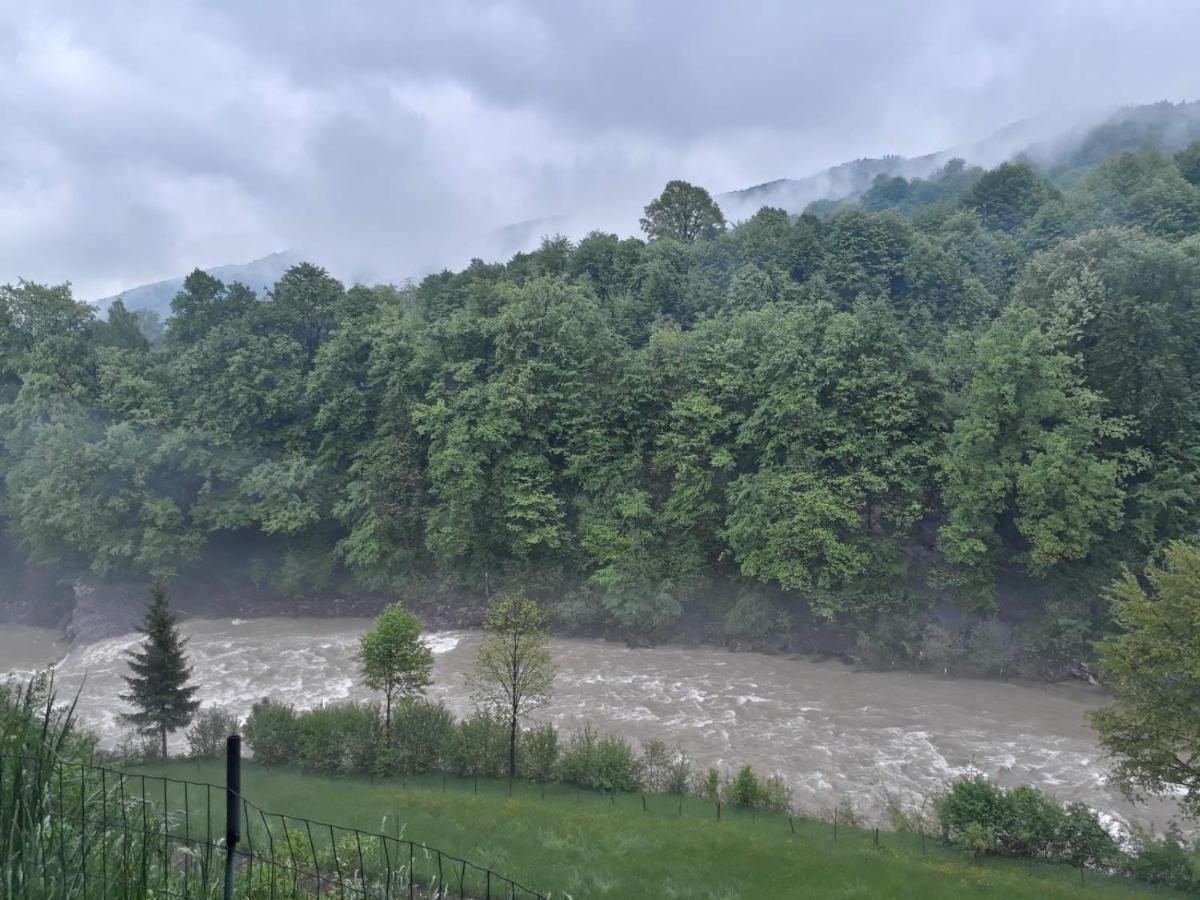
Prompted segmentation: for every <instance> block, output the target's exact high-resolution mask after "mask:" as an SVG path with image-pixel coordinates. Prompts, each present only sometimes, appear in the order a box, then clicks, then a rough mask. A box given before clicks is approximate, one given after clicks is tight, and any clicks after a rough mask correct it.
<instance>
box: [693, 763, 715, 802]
mask: <svg viewBox="0 0 1200 900" xmlns="http://www.w3.org/2000/svg"><path fill="white" fill-rule="evenodd" d="M696 792H697V793H698V794H699V795H700V796H701V797H703V798H704V799H705V800H719V799H720V798H721V773H720V772H718V771H717V770H716V769H713V768H711V767H710V768H709V769H708V771H707V772H705V773H704V774H703V775H700V774H699V773H697V776H696Z"/></svg>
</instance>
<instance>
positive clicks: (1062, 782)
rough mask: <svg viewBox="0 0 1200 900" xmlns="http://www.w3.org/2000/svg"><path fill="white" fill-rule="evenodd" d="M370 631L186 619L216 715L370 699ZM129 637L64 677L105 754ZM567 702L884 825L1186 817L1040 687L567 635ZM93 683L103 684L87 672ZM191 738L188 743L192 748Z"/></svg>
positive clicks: (21, 632)
mask: <svg viewBox="0 0 1200 900" xmlns="http://www.w3.org/2000/svg"><path fill="white" fill-rule="evenodd" d="M369 624H370V622H369V620H367V619H356V618H338V619H306V618H265V619H250V620H238V619H234V620H232V621H231V620H229V619H222V620H214V619H192V620H189V621H186V622H184V623H183V626H182V627H183V630H184V631H185V632H186V634H187V635H188V636H189V638H190V643H189V645H188V650H189V653H190V654H191V659H192V663H193V665H194V667H195V672H196V677H197V681H198V682H199V683H200V693H199V696H200V698H201V700H202V701H203V703H205V704H206V705H208V704H215V705H219V706H222V707H225V708H226V709H229V710H231V711H232V712H234V713H236V714H238V715H245V714H246V713H247V712H248V711H249V709H250V706H251V704H252V703H253V702H254V701H255V700H256V699H258V698H260V697H273V698H275V699H278V700H282V701H285V702H288V703H292V704H295V705H296V706H298V707H310V706H315V705H318V704H320V703H321V702H323V701H326V700H340V699H346V698H353V699H360V698H367V697H370V696H371V694H370V693H369V692H367V691H366V690H364V689H363V688H362V687H360V686H359V685H358V683H357V681H356V669H355V664H354V661H353V659H352V654H353V651H354V648H355V645H356V642H357V639H358V636H359V635H360V634H361V633H362V631H363V630H364V629H365V628H367V627H368V625H369ZM137 639H138V635H136V634H130V635H126V636H123V637H119V638H112V639H108V640H103V641H99V642H97V643H93V644H87V645H82V646H75V647H72V648H71V649H70V650H69V652H67V653H66V656H65V657H63V658H61V659H59V661H58V665H57V672H58V676H57V677H58V684H59V687H60V691H61V692H62V693H67V692H72V693H73V692H74V691H75V690H76V689H78V688H79V687H80V685H82V686H83V702H82V703H81V705H80V706H81V710H82V713H81V718H82V720H83V722H84V723H85V724H86V725H87V726H89V727H90V728H92V729H94V730H96V731H97V732H99V733H100V734H101V735H102V737H103V739H104V742H105V743H106V744H109V745H112V744H114V743H116V742H117V741H118V740H119V739H120V737H121V735H122V734H123V733H124V728H123V726H122V725H121V724H120V722H119V718H118V713H119V712H120V711H121V710H122V708H123V705H122V703H121V701H120V700H119V699H118V696H117V695H118V694H119V693H120V692H121V691H122V690H123V689H124V683H123V682H122V680H121V677H120V676H121V675H122V674H124V673H125V672H126V671H127V669H126V667H125V664H124V661H123V654H124V651H125V650H127V649H129V648H130V647H132V646H133V645H134V644H135V643H136V642H137ZM427 640H428V642H429V644H430V646H431V647H432V648H433V650H434V653H435V655H436V656H435V658H436V664H435V671H434V686H433V687H432V689H431V691H430V694H431V695H432V696H433V697H434V698H436V699H440V700H443V701H445V702H446V704H447V705H448V706H449V707H450V708H451V709H452V710H454V711H455V712H456V713H460V714H461V713H464V712H466V711H467V710H468V709H469V707H470V700H469V698H468V696H467V693H466V691H465V689H464V687H463V673H464V672H465V671H466V670H467V669H468V667H469V666H470V663H471V658H472V654H473V652H474V649H475V646H476V642H477V640H478V635H477V634H475V633H472V632H453V631H447V632H435V633H432V634H430V635H428V636H427ZM552 651H553V654H554V658H555V661H556V664H557V666H558V677H557V679H556V682H555V689H554V699H553V702H552V703H551V704H550V705H549V706H548V707H546V708H545V709H543V710H541V711H539V712H538V713H537V714H536V715H537V717H538V718H542V719H547V720H550V721H552V722H554V723H555V724H556V725H559V726H561V727H565V728H575V727H579V726H581V725H583V724H584V723H587V722H590V723H591V724H592V725H594V726H596V727H597V728H599V729H601V730H609V731H614V732H618V733H620V734H623V735H625V736H627V737H630V738H633V739H635V740H648V739H651V738H659V739H662V740H665V741H667V742H668V743H670V744H673V745H675V744H677V745H679V746H680V747H682V748H684V749H685V750H686V751H687V752H688V754H689V755H690V756H691V757H692V758H693V759H694V760H695V761H696V764H697V765H698V766H704V767H707V766H710V765H711V766H716V767H718V768H720V769H723V770H728V769H731V768H733V767H734V766H736V765H740V764H742V763H746V762H748V763H751V764H753V765H754V766H755V767H756V768H758V769H760V770H764V771H774V772H779V773H780V774H782V775H783V776H784V777H785V778H786V779H787V780H788V782H789V783H790V784H791V785H792V787H793V789H794V791H795V799H796V805H797V807H798V808H800V809H802V810H806V811H810V812H818V811H824V810H828V809H830V808H831V807H832V806H834V805H835V804H837V803H838V802H839V801H840V800H842V799H843V798H846V799H848V800H849V801H850V802H851V803H853V804H854V806H855V807H856V808H858V809H859V810H860V811H861V812H862V813H864V814H865V815H866V816H868V817H869V818H875V819H881V817H882V810H883V809H884V808H885V807H886V801H887V798H888V797H889V796H890V797H891V798H892V799H893V800H895V801H898V802H900V803H902V804H904V805H906V806H909V807H919V806H920V805H921V803H922V801H923V799H924V798H927V797H929V796H931V795H933V794H935V793H937V792H938V791H940V790H941V789H942V788H943V787H944V786H945V785H946V784H947V783H948V782H950V781H951V780H953V779H954V778H955V777H957V776H961V775H964V774H967V773H974V772H978V773H982V774H984V775H986V776H988V777H989V778H993V779H995V780H997V781H999V782H1001V783H1004V784H1020V783H1030V784H1035V785H1038V786H1040V787H1043V788H1045V789H1046V790H1048V791H1050V792H1052V793H1053V794H1054V795H1055V796H1057V797H1058V798H1059V799H1061V800H1082V801H1084V802H1085V803H1087V804H1088V805H1090V806H1092V807H1093V808H1095V809H1096V810H1098V811H1100V812H1101V813H1103V814H1105V815H1106V816H1109V817H1111V818H1112V820H1113V824H1114V825H1121V826H1128V825H1130V824H1139V825H1143V826H1145V825H1149V826H1151V827H1155V828H1162V827H1164V826H1165V825H1166V823H1167V821H1168V820H1169V819H1170V818H1171V817H1172V815H1174V814H1175V810H1174V807H1173V805H1171V804H1168V803H1156V804H1152V805H1149V806H1143V805H1139V806H1133V805H1132V804H1130V803H1128V802H1127V801H1126V800H1124V799H1123V798H1122V797H1121V796H1120V794H1119V793H1118V792H1117V791H1116V790H1115V788H1113V787H1112V786H1110V785H1109V784H1108V783H1107V779H1106V775H1105V763H1104V760H1103V759H1102V757H1101V755H1100V753H1099V750H1098V748H1097V745H1096V741H1095V737H1094V735H1093V734H1092V733H1091V731H1090V730H1089V728H1088V726H1087V724H1086V722H1085V720H1084V713H1085V712H1086V711H1087V710H1089V709H1092V708H1094V707H1096V706H1098V705H1101V704H1103V703H1104V702H1106V700H1105V698H1104V696H1103V695H1102V694H1101V693H1100V692H1099V691H1097V690H1095V689H1092V688H1088V687H1085V686H1082V685H1037V684H1027V683H1026V684H1021V683H1009V682H998V681H984V680H964V679H954V680H951V679H942V678H938V677H933V676H926V675H914V674H902V673H876V672H859V671H855V670H854V669H852V668H850V667H848V666H845V665H843V664H841V663H838V662H823V663H816V662H812V661H809V660H805V659H798V658H788V657H782V656H767V655H764V654H758V653H732V652H728V651H725V650H721V649H718V648H713V647H675V646H662V647H655V648H652V649H630V648H627V647H625V646H623V645H620V644H613V643H605V642H602V641H593V640H569V639H556V640H554V641H553V642H552ZM61 652H62V651H61V647H60V646H59V645H58V644H56V643H55V641H54V640H53V635H52V634H51V633H49V632H43V631H42V630H40V629H29V628H23V629H14V628H13V627H12V626H8V625H0V670H5V669H26V668H32V667H35V666H38V665H42V664H45V663H47V662H50V661H53V660H54V659H55V658H56V656H61ZM85 676H86V678H85ZM175 741H176V744H177V745H178V746H182V736H181V735H176V736H175Z"/></svg>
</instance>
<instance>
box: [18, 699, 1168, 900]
mask: <svg viewBox="0 0 1200 900" xmlns="http://www.w3.org/2000/svg"><path fill="white" fill-rule="evenodd" d="M48 699H49V697H48V686H47V684H46V683H45V682H44V681H42V682H36V683H35V684H34V685H32V686H31V687H30V688H24V687H21V686H13V685H8V686H5V687H3V688H0V758H3V759H4V760H5V763H6V766H7V768H6V769H5V772H6V773H7V774H10V775H11V774H12V773H13V769H12V767H11V760H12V759H14V754H20V756H19V759H20V760H23V761H36V760H39V759H40V760H42V761H43V762H44V765H40V766H39V765H35V764H34V763H33V762H28V763H27V765H26V768H25V769H24V770H23V774H22V777H18V778H12V777H9V778H6V779H5V780H4V783H3V785H2V786H0V790H2V791H3V797H2V798H0V800H2V802H0V822H2V823H3V825H4V827H3V828H2V829H0V897H5V898H9V897H11V898H14V900H15V898H17V897H20V898H22V900H37V898H41V897H47V898H48V897H51V896H53V897H56V898H64V897H71V898H80V900H83V898H90V897H91V896H94V895H95V891H93V893H87V891H86V889H84V888H82V887H80V885H81V884H84V882H80V881H73V882H71V883H72V884H73V885H74V887H72V888H71V889H68V890H63V889H62V888H63V886H64V885H63V884H62V883H59V882H58V881H56V878H57V873H59V872H60V871H64V869H63V865H62V860H61V859H60V858H59V852H58V843H57V842H59V841H63V840H66V841H68V843H70V846H71V850H69V851H68V853H69V857H68V858H69V859H70V860H74V859H75V858H76V851H77V850H78V847H77V846H76V843H71V840H72V839H71V837H70V834H69V832H70V829H71V827H73V826H72V823H78V822H82V821H84V815H81V816H80V817H79V818H77V819H69V820H67V822H66V824H67V830H66V833H64V831H63V830H61V829H60V830H59V832H58V833H57V834H56V835H51V834H49V830H48V829H47V828H46V827H45V826H44V825H43V824H42V823H43V818H42V817H41V816H40V815H39V814H38V811H39V810H42V811H43V812H47V813H48V812H49V808H48V807H46V804H47V803H52V798H53V796H54V790H55V785H54V784H53V783H52V782H53V779H52V778H51V776H50V773H52V772H53V771H54V766H53V764H52V760H53V759H58V760H65V761H72V760H79V761H86V760H89V759H90V758H92V756H93V753H94V742H93V741H92V740H91V739H90V738H89V737H88V736H87V735H86V734H82V733H79V732H77V731H75V730H74V728H73V723H72V718H71V710H70V708H69V707H68V708H65V709H64V708H60V709H58V710H57V711H55V709H53V708H52V707H51V706H49V705H47V701H48ZM419 702H420V701H407V703H419ZM407 703H405V704H401V706H404V705H407ZM260 715H261V712H260ZM374 715H375V729H376V731H375V733H376V734H380V733H382V722H381V718H380V713H379V710H378V708H376V709H375V710H374ZM293 718H294V717H293ZM498 724H499V725H500V727H499V728H496V729H495V735H496V739H495V740H494V742H493V743H494V745H495V746H496V747H497V750H496V752H495V754H494V757H495V763H494V765H495V771H504V769H505V763H506V760H505V752H504V751H505V749H506V741H505V738H506V737H507V733H506V731H505V729H504V728H503V723H498ZM197 752H198V753H203V752H205V751H204V750H203V747H202V746H198V747H197ZM643 755H646V751H645V750H643ZM126 765H129V763H128V762H127V763H126ZM133 771H135V772H137V773H140V774H150V775H155V774H165V775H167V776H169V777H171V778H175V779H180V778H183V779H189V780H192V781H196V782H207V783H218V784H219V783H220V782H221V779H222V771H223V764H222V763H220V762H218V761H207V762H206V761H204V760H195V761H177V762H172V763H166V764H164V763H161V762H152V763H149V764H146V765H142V766H140V767H138V768H135V769H134V770H133ZM244 775H245V777H244V779H243V782H242V784H243V790H244V792H246V794H247V795H248V796H249V797H251V798H253V801H254V802H255V803H256V804H260V805H262V806H263V807H265V808H266V809H269V810H280V811H286V812H287V813H289V814H291V815H294V816H312V817H314V818H320V819H324V820H329V819H333V820H334V821H337V822H339V823H342V824H344V825H347V826H350V827H358V828H363V829H367V830H376V831H379V830H381V831H388V832H393V833H399V834H405V835H407V836H409V837H411V838H414V839H416V840H420V841H428V842H429V843H430V844H432V845H435V846H442V847H451V848H454V849H456V850H458V851H459V852H461V853H465V854H468V855H470V856H472V857H473V858H475V859H478V860H482V861H485V862H487V863H489V864H491V865H496V866H500V867H502V868H504V869H505V870H507V871H509V872H510V873H512V874H514V875H517V876H518V877H520V878H522V879H523V880H526V881H529V882H532V883H533V884H535V885H537V886H539V887H540V888H542V889H543V890H549V891H551V892H552V894H551V895H552V896H554V897H555V898H558V897H564V896H568V895H569V896H575V897H585V896H597V895H600V894H608V895H612V894H614V893H616V894H618V895H620V896H627V897H631V898H632V897H660V896H663V895H664V894H671V893H675V894H678V895H681V896H695V897H706V896H707V897H718V896H720V897H727V898H729V897H750V896H754V897H765V896H794V894H795V891H796V890H797V887H798V886H800V887H803V886H804V885H820V886H821V889H822V890H838V891H841V892H842V894H843V895H844V896H847V897H864V898H865V897H895V898H899V897H906V896H912V894H913V893H914V892H920V894H921V895H922V896H928V897H931V898H947V900H949V898H957V897H961V896H965V895H969V896H977V897H997V898H1000V897H1003V898H1015V900H1021V898H1031V900H1032V898H1054V897H1061V898H1074V897H1080V898H1082V897H1113V898H1132V897H1139V896H1178V895H1177V894H1173V893H1171V892H1170V891H1164V889H1163V888H1161V887H1154V886H1152V885H1150V884H1144V883H1141V882H1136V881H1132V880H1129V878H1127V877H1119V876H1118V875H1117V874H1116V873H1117V872H1118V871H1122V872H1123V871H1128V872H1130V873H1131V874H1140V876H1141V877H1143V878H1147V879H1148V880H1153V881H1155V882H1159V883H1166V882H1167V879H1169V878H1172V877H1177V876H1178V873H1179V871H1180V870H1179V865H1178V856H1179V855H1180V854H1182V855H1183V858H1184V863H1185V864H1186V863H1187V859H1186V854H1185V853H1183V851H1182V850H1180V849H1179V848H1177V847H1167V846H1166V845H1165V844H1164V845H1161V846H1159V845H1154V846H1149V845H1144V846H1143V848H1142V849H1141V850H1139V851H1138V852H1137V854H1136V855H1126V856H1106V857H1105V862H1104V866H1105V868H1107V869H1108V870H1109V871H1108V872H1106V871H1103V870H1093V871H1091V872H1090V873H1088V874H1086V885H1085V886H1079V885H1078V880H1079V878H1080V877H1084V875H1083V870H1082V869H1081V870H1080V871H1079V872H1077V873H1076V872H1072V871H1071V870H1070V869H1069V868H1066V867H1065V866H1062V865H1058V864H1053V863H1050V862H1047V861H1045V860H1043V859H1036V858H1034V857H1033V856H1028V857H1026V859H1025V860H1024V861H1022V862H1021V863H1020V864H1019V865H1018V864H1015V863H1014V862H1013V861H1010V860H1008V859H1006V858H1004V857H1003V856H999V855H996V856H987V855H986V854H987V853H992V852H995V851H996V850H997V849H999V848H1000V847H1001V844H1000V843H999V841H1000V840H1003V841H1007V840H1008V832H1007V831H1005V830H1003V828H997V830H996V831H995V834H996V836H997V838H998V842H997V843H996V844H993V845H992V846H991V847H990V848H989V849H988V850H984V851H980V848H979V847H978V846H976V845H972V844H966V845H964V846H962V847H958V846H955V845H953V844H943V843H942V842H940V841H935V840H934V839H933V838H932V836H930V838H929V840H928V841H926V840H925V837H924V835H919V834H917V833H915V832H912V831H910V832H907V833H906V832H896V833H889V834H887V835H885V836H884V837H883V838H882V840H880V839H879V838H878V837H873V836H872V835H871V834H870V833H869V832H867V831H864V830H862V829H860V828H857V827H855V825H854V823H853V821H852V820H849V821H848V820H847V819H846V818H842V819H841V821H840V824H839V826H838V828H836V829H835V828H833V827H832V826H831V825H830V824H826V823H823V822H819V821H816V820H812V819H804V818H795V817H791V818H787V817H783V816H782V815H781V814H775V813H770V812H766V811H760V812H758V813H757V814H755V815H752V814H751V813H750V812H749V811H746V812H739V807H737V806H734V807H732V808H727V809H726V810H725V814H724V816H723V817H722V820H721V821H718V820H717V819H716V817H715V816H714V814H713V812H714V806H713V803H712V802H711V801H709V800H707V799H703V798H698V797H692V796H683V795H675V796H669V795H650V796H649V797H646V796H642V797H640V798H639V797H638V796H637V795H636V794H630V793H609V794H600V793H596V792H590V791H584V792H579V791H578V790H575V789H569V788H564V786H562V785H561V784H556V783H551V784H544V785H538V784H536V783H533V782H530V781H526V780H523V779H520V780H517V781H516V782H515V787H514V782H511V781H509V780H508V779H486V778H485V779H481V780H479V781H476V780H475V779H474V778H460V777H456V776H449V777H446V776H432V775H419V774H405V775H403V776H401V777H399V778H397V777H396V776H391V777H384V778H379V777H374V778H371V779H370V780H368V779H367V778H366V777H362V776H355V775H347V774H341V775H338V776H336V777H334V776H331V775H318V774H300V773H297V772H296V771H295V770H294V769H291V770H290V769H288V768H286V767H279V766H271V767H262V766H260V765H253V764H252V765H250V766H248V767H247V769H246V772H245V773H244ZM26 776H29V777H26ZM966 789H967V790H968V791H969V795H970V796H969V797H967V801H968V803H969V802H970V801H973V800H975V799H976V798H978V796H979V794H980V793H981V788H980V787H979V786H978V785H967V786H966ZM171 790H173V791H175V792H176V794H177V793H178V791H179V787H178V785H175V786H173V787H171ZM962 791H963V788H961V787H960V788H956V789H955V791H954V792H953V793H952V794H951V795H949V796H952V797H955V798H956V801H955V804H954V806H955V810H956V811H955V813H954V815H955V819H954V821H955V822H956V823H961V822H963V821H967V822H968V826H967V827H971V823H972V822H975V823H977V824H978V825H979V827H992V825H993V824H995V825H999V824H1000V822H1001V820H1003V821H1004V822H1005V823H1011V822H1012V821H1013V820H1012V819H1011V817H1009V818H1007V819H1005V818H1004V814H1003V813H1001V815H1000V818H997V819H996V820H994V823H993V822H988V821H985V820H983V819H982V818H980V817H978V816H976V817H975V818H974V819H972V818H971V816H972V815H973V813H972V812H971V811H970V810H969V809H966V810H964V808H963V807H964V805H965V804H964V803H962V802H958V801H959V800H960V799H961V798H960V797H959V795H960V793H961V792H962ZM1013 793H1016V792H1013ZM161 797H162V800H161V802H162V803H168V804H172V806H171V807H170V808H175V807H177V806H181V804H182V801H181V798H180V797H178V796H174V795H172V796H170V797H168V795H167V794H165V793H164V794H162V795H161ZM80 802H87V801H86V800H81V801H80ZM139 802H140V801H139ZM159 802H160V801H159V800H158V799H154V800H152V805H154V810H158V809H159V808H160V807H159V806H158V805H157V804H159ZM163 808H166V807H163ZM999 808H1000V809H1001V810H1003V809H1004V808H1005V804H1003V803H1001V804H1000V805H999ZM23 811H24V812H27V813H29V814H30V815H23V814H21V813H22V812H23ZM85 815H86V813H85ZM47 818H48V816H47ZM151 818H152V820H153V821H155V822H157V821H159V818H158V816H157V815H156V814H154V811H153V810H152V816H151ZM88 819H89V820H90V821H92V822H93V823H94V822H96V821H98V820H99V817H98V816H97V815H95V814H92V815H90V816H88ZM199 824H200V822H197V825H199ZM156 827H157V826H156ZM1005 827H1007V825H1006V826H1005ZM1091 832H1092V829H1091V828H1090V827H1089V828H1087V829H1085V831H1084V833H1085V834H1087V833H1091ZM1054 833H1055V834H1060V832H1054ZM117 837H118V839H117V840H115V841H109V842H105V843H102V844H99V845H93V846H92V847H91V849H90V853H91V857H90V858H91V863H92V867H93V871H94V872H98V871H100V870H101V867H102V866H103V865H104V860H103V859H102V858H101V857H102V855H103V854H110V855H111V857H112V859H111V860H110V867H109V871H110V872H112V873H113V874H114V875H116V873H117V872H118V871H120V870H119V869H118V863H119V862H120V861H121V860H122V859H128V858H129V853H130V848H129V847H128V846H124V847H123V846H122V841H121V840H120V832H117ZM149 838H150V839H151V840H153V838H154V834H151V835H149ZM1056 839H1057V838H1056ZM1093 839H1094V840H1097V841H1099V843H1097V844H1096V846H1103V844H1102V839H1100V838H1099V837H1098V835H1095V834H1093ZM136 840H138V838H136V836H135V838H134V841H135V843H136ZM1023 840H1024V839H1023ZM1076 840H1077V838H1076ZM1077 846H1080V847H1085V848H1086V847H1088V846H1091V845H1090V844H1086V843H1085V844H1077ZM1022 849H1024V850H1026V852H1031V853H1039V852H1042V848H1041V847H1039V845H1037V844H1036V843H1034V842H1028V843H1024V844H1022ZM137 852H138V851H137V848H136V846H134V848H133V850H132V853H133V858H134V859H136V858H137ZM156 852H157V851H156ZM318 852H323V851H322V850H321V849H320V848H318ZM1088 852H1090V851H1088ZM122 854H124V856H123V855H122ZM350 855H351V856H353V853H351V854H350ZM1051 858H1053V857H1051ZM667 861H669V864H664V863H666V862H667ZM65 871H68V872H69V867H68V869H66V870H65ZM256 871H258V873H259V878H260V880H262V878H263V876H264V873H265V872H266V871H267V870H265V869H264V868H263V867H258V868H257V869H256ZM246 874H248V873H245V872H243V875H246ZM135 875H136V873H135ZM155 877H156V879H157V877H158V876H157V870H156V872H155ZM269 880H270V881H271V883H272V886H273V887H274V880H273V879H269ZM286 881H287V882H288V883H289V884H290V883H291V879H290V877H289V878H288V879H286ZM90 883H91V884H92V885H93V887H95V886H96V884H97V881H96V879H95V878H93V880H92V881H91V882H90ZM156 883H157V882H156ZM263 890H266V888H265V887H264V888H263ZM255 896H257V895H255ZM279 896H281V897H283V896H288V895H287V894H286V893H283V892H281V893H279Z"/></svg>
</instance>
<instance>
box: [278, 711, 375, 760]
mask: <svg viewBox="0 0 1200 900" xmlns="http://www.w3.org/2000/svg"><path fill="white" fill-rule="evenodd" d="M296 737H297V741H296V743H297V756H298V759H299V763H300V766H301V768H303V769H304V770H305V771H306V772H322V773H327V774H337V773H352V772H369V771H371V770H372V768H373V767H374V765H375V762H376V757H377V756H378V754H379V751H380V749H381V748H382V746H383V722H382V720H381V718H380V715H379V705H378V704H376V703H352V702H349V703H330V704H327V705H326V706H321V707H318V708H316V709H310V710H307V711H305V712H303V713H301V714H300V715H299V716H297V717H296Z"/></svg>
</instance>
